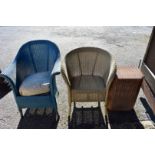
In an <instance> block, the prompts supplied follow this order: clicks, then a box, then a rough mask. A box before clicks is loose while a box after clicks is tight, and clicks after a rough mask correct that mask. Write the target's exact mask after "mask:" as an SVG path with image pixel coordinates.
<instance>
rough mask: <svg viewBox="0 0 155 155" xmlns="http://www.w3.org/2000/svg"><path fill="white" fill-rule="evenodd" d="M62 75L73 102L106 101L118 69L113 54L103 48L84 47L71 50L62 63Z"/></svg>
mask: <svg viewBox="0 0 155 155" xmlns="http://www.w3.org/2000/svg"><path fill="white" fill-rule="evenodd" d="M61 71H62V76H63V78H64V80H65V83H66V84H67V87H68V101H69V106H71V102H77V101H78V102H86V101H89V102H91V101H105V99H106V93H107V92H108V88H109V85H110V83H111V81H112V80H113V77H114V75H115V71H116V64H115V61H114V59H113V58H112V56H111V55H110V54H109V53H108V52H106V51H105V50H103V49H100V48H95V47H83V48H78V49H75V50H73V51H71V52H69V53H68V54H67V55H66V56H65V60H64V63H63V65H62V69H61Z"/></svg>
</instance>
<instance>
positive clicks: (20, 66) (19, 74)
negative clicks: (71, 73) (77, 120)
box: [0, 40, 60, 115]
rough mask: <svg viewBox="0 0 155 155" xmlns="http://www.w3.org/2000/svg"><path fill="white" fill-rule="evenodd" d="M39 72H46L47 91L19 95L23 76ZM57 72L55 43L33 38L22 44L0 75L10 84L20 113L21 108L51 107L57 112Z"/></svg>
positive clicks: (58, 61) (58, 53)
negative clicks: (44, 92)
mask: <svg viewBox="0 0 155 155" xmlns="http://www.w3.org/2000/svg"><path fill="white" fill-rule="evenodd" d="M40 72H48V75H47V76H48V82H49V89H48V90H49V93H46V94H39V95H37V94H33V96H21V95H20V93H19V87H20V86H21V84H22V83H23V81H24V80H25V78H27V77H28V76H31V75H32V74H37V73H40ZM58 73H60V51H59V49H58V47H57V45H56V44H55V43H53V42H50V41H48V40H34V41H30V42H27V43H25V44H24V45H22V47H21V48H20V49H19V51H18V53H17V56H16V58H15V59H14V61H13V63H11V64H10V65H9V66H8V67H7V68H6V69H5V70H4V71H3V72H2V73H1V74H0V77H3V78H4V79H5V80H6V81H7V82H8V83H9V85H10V86H11V89H12V90H13V93H14V96H15V100H16V103H17V106H18V109H19V112H20V114H21V115H22V108H47V107H51V108H52V109H53V111H54V112H57V102H56V98H55V95H56V93H57V87H56V80H55V76H56V75H57V74H58Z"/></svg>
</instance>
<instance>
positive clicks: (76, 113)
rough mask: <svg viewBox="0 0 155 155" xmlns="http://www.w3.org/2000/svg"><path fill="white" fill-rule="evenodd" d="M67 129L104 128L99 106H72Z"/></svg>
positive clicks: (105, 126)
mask: <svg viewBox="0 0 155 155" xmlns="http://www.w3.org/2000/svg"><path fill="white" fill-rule="evenodd" d="M68 128H69V129H106V128H107V125H106V123H105V121H104V118H103V115H102V111H101V108H100V107H91V108H83V107H81V108H77V107H74V109H73V114H72V117H71V121H70V122H69V123H68Z"/></svg>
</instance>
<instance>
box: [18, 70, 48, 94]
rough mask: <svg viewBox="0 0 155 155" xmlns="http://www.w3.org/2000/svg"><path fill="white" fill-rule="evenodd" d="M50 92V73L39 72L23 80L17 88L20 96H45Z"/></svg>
mask: <svg viewBox="0 0 155 155" xmlns="http://www.w3.org/2000/svg"><path fill="white" fill-rule="evenodd" d="M49 91H50V73H49V72H39V73H35V74H32V75H29V76H28V77H26V78H25V79H24V81H23V82H22V84H21V85H20V88H19V93H20V95H21V96H32V95H39V94H45V93H48V92H49Z"/></svg>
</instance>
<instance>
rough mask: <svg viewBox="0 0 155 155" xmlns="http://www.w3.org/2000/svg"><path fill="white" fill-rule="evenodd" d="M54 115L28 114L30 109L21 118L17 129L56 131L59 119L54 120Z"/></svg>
mask: <svg viewBox="0 0 155 155" xmlns="http://www.w3.org/2000/svg"><path fill="white" fill-rule="evenodd" d="M53 115H54V114H48V115H47V114H43V115H38V114H36V113H35V114H33V115H32V114H30V109H28V110H26V112H25V114H24V117H23V118H21V120H20V122H19V124H18V129H56V128H57V125H58V122H59V117H58V118H57V120H56V119H55V115H54V116H53Z"/></svg>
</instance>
